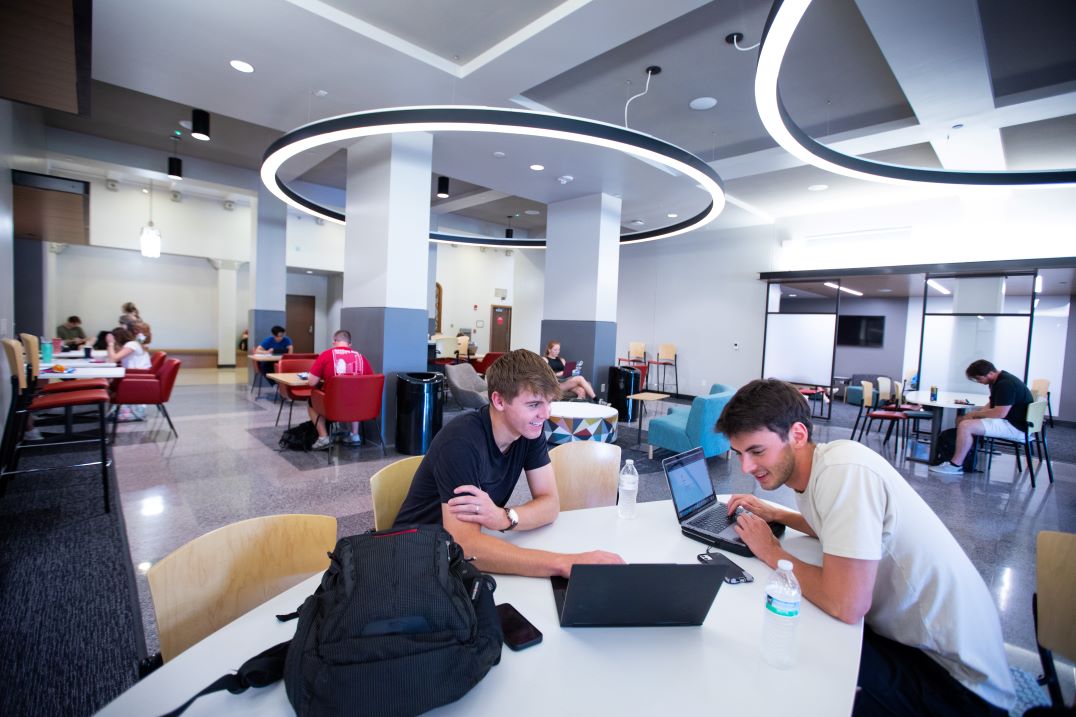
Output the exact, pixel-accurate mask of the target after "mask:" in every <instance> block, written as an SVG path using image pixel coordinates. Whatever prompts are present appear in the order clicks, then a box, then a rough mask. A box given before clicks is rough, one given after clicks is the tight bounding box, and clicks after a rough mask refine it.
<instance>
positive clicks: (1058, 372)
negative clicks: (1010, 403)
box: [1009, 296, 1072, 418]
mask: <svg viewBox="0 0 1076 717" xmlns="http://www.w3.org/2000/svg"><path fill="white" fill-rule="evenodd" d="M1071 310H1072V307H1071V305H1070V302H1069V297H1067V296H1042V297H1040V298H1039V305H1038V308H1036V309H1035V324H1034V325H1033V326H1032V327H1031V361H1030V362H1029V365H1028V372H1027V379H1028V385H1029V386H1030V385H1031V382H1032V381H1033V380H1035V379H1037V378H1045V379H1048V380H1049V381H1050V402H1051V404H1052V405H1053V409H1054V415H1055V416H1058V415H1060V413H1061V410H1060V409H1061V387H1062V378H1063V376H1064V374H1065V345H1066V342H1067V340H1068V336H1067V335H1068V323H1069V312H1070V311H1071ZM1009 371H1010V372H1011V373H1014V374H1016V375H1017V376H1019V375H1020V372H1019V371H1013V370H1012V369H1009ZM1065 418H1068V416H1066V417H1065Z"/></svg>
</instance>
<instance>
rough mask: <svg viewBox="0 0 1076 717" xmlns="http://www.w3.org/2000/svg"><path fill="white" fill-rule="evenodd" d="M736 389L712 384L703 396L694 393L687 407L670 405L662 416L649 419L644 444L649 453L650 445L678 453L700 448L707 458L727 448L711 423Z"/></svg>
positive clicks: (652, 447) (723, 439) (726, 442)
mask: <svg viewBox="0 0 1076 717" xmlns="http://www.w3.org/2000/svg"><path fill="white" fill-rule="evenodd" d="M734 393H736V391H735V390H734V389H733V388H732V387H731V386H725V385H723V384H714V385H713V386H712V387H711V388H710V393H709V394H707V395H706V396H696V397H695V398H694V399H693V400H692V401H691V406H690V407H689V406H674V407H673V408H670V409H669V412H668V413H667V414H665V415H664V416H659V417H658V418H655V419H653V420H651V421H650V428H649V432H648V433H647V439H646V440H647V443H649V444H650V456H651V457H653V455H654V448H655V447H657V448H665V449H668V450H670V451H672V452H673V453H682V452H684V451H687V450H691V449H692V448H697V447H701V448H702V451H703V453H704V454H705V455H706V457H707V458H710V457H712V456H716V455H719V454H721V453H725V452H726V451H728V450H729V448H730V446H729V441H728V438H726V437H725V435H724V434H722V433H716V432H715V431H714V424H716V423H717V419H718V418H719V417H720V416H721V412H722V411H723V410H725V405H726V404H728V402H729V400H730V399H731V398H732V396H733V394H734Z"/></svg>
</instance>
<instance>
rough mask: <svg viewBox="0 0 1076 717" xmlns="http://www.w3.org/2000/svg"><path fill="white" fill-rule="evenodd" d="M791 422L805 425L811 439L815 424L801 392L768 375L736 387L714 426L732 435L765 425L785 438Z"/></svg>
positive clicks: (750, 431)
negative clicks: (766, 377) (767, 377)
mask: <svg viewBox="0 0 1076 717" xmlns="http://www.w3.org/2000/svg"><path fill="white" fill-rule="evenodd" d="M793 423H802V424H803V425H804V426H806V427H807V439H808V440H810V438H811V434H812V433H813V431H814V427H813V426H812V425H811V409H810V406H809V404H808V403H807V401H806V400H805V399H804V397H803V394H801V393H800V392H799V390H798V389H797V388H796V387H795V386H793V385H792V384H789V383H785V382H784V381H778V380H777V379H775V378H769V379H759V380H757V381H752V382H751V383H749V384H747V385H746V386H744V387H743V388H741V389H740V390H739V391H737V392H736V395H735V396H733V397H732V400H730V401H729V402H728V404H727V405H726V406H725V410H724V411H722V412H721V417H720V418H718V419H717V425H716V426H714V430H715V431H717V432H718V433H724V434H725V435H726V436H730V437H731V436H735V435H737V434H743V433H752V432H754V431H758V430H761V429H763V428H767V429H769V430H771V431H773V432H774V433H776V434H777V435H778V436H780V437H781V440H782V441H787V440H788V431H789V429H790V428H792V424H793Z"/></svg>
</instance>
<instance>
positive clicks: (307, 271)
mask: <svg viewBox="0 0 1076 717" xmlns="http://www.w3.org/2000/svg"><path fill="white" fill-rule="evenodd" d="M306 273H307V274H313V273H314V272H312V271H310V270H309V269H307V270H306Z"/></svg>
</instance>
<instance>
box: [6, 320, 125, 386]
mask: <svg viewBox="0 0 1076 717" xmlns="http://www.w3.org/2000/svg"><path fill="white" fill-rule="evenodd" d="M19 338H20V339H22V350H23V356H24V358H27V359H29V360H28V361H26V372H27V375H28V376H29V377H30V383H29V386H30V387H31V389H32V390H33V393H34V394H49V393H65V392H67V391H86V390H93V389H98V388H108V379H107V378H76V379H68V380H66V381H59V382H57V383H48V382H47V381H42V380H41V375H40V374H41V341H40V339H38V338H37V337H36V336H34V335H33V334H19ZM57 363H62V361H58V362H57Z"/></svg>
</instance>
